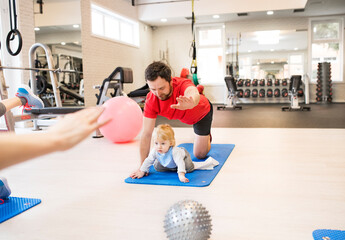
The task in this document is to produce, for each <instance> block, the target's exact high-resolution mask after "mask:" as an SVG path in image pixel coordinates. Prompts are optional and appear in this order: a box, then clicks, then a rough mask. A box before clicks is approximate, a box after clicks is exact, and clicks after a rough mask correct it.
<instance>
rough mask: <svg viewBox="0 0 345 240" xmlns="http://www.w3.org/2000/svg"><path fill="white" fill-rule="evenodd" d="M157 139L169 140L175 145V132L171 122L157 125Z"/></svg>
mask: <svg viewBox="0 0 345 240" xmlns="http://www.w3.org/2000/svg"><path fill="white" fill-rule="evenodd" d="M155 139H161V140H163V141H166V140H169V141H170V142H171V145H172V146H175V133H174V130H173V129H172V127H171V126H170V125H169V124H160V125H158V126H157V130H156V134H155Z"/></svg>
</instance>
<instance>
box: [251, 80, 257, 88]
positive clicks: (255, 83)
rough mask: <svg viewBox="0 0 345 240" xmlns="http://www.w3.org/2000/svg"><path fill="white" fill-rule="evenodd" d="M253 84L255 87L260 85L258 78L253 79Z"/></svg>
mask: <svg viewBox="0 0 345 240" xmlns="http://www.w3.org/2000/svg"><path fill="white" fill-rule="evenodd" d="M252 86H253V87H256V86H258V80H257V79H253V81H252Z"/></svg>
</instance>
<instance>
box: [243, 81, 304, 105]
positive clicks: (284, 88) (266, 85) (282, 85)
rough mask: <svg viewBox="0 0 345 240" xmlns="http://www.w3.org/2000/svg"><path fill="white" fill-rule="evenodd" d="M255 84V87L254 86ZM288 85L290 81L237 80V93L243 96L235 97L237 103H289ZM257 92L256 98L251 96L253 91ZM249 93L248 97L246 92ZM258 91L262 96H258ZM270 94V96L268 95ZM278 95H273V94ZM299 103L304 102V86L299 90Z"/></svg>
mask: <svg viewBox="0 0 345 240" xmlns="http://www.w3.org/2000/svg"><path fill="white" fill-rule="evenodd" d="M255 82H257V85H255ZM289 84H290V79H288V78H285V79H253V80H251V79H238V80H237V81H236V85H237V91H239V92H241V91H242V92H243V96H240V93H239V94H238V95H237V97H238V102H239V103H289V102H290V99H289V95H288V92H289ZM255 89H256V90H257V91H258V96H257V97H254V96H253V90H255ZM248 90H249V91H250V96H249V97H248V96H247V94H246V91H248ZM260 91H262V93H263V91H264V94H263V96H261V95H260ZM269 91H271V92H272V95H271V96H270V95H269V94H268V93H269ZM276 91H277V92H279V94H277V95H275V93H276ZM299 92H300V93H299V97H300V99H301V100H299V101H300V102H304V100H303V98H302V97H303V96H304V85H302V88H301V89H300V90H299Z"/></svg>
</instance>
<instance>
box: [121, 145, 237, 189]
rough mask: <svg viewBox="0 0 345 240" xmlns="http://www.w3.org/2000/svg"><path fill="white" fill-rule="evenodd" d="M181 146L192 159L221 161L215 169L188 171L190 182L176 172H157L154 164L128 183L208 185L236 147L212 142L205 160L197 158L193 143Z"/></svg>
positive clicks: (127, 179)
mask: <svg viewBox="0 0 345 240" xmlns="http://www.w3.org/2000/svg"><path fill="white" fill-rule="evenodd" d="M179 147H184V148H185V149H186V150H187V151H188V152H189V153H190V155H191V157H192V160H193V161H195V162H200V161H204V160H206V159H207V158H208V157H213V158H214V159H215V160H217V161H218V162H219V165H218V166H216V167H215V168H214V169H213V170H195V171H193V172H191V173H187V174H186V177H187V178H188V179H189V182H188V183H182V182H180V180H179V179H178V176H177V173H176V172H157V171H156V170H155V169H154V168H153V166H151V168H150V174H149V175H148V176H146V177H143V178H140V179H132V178H130V177H128V178H126V179H125V182H126V183H134V184H152V185H171V186H184V187H206V186H208V185H210V184H211V182H212V181H213V179H214V178H215V177H216V175H217V174H218V172H219V171H220V169H221V168H222V167H223V165H224V163H225V161H226V160H227V159H228V157H229V155H230V153H231V152H232V150H233V149H234V147H235V145H234V144H212V145H211V150H210V152H209V153H208V155H207V157H206V158H205V159H203V160H200V159H197V158H196V157H195V156H194V155H193V144H192V143H183V144H180V145H179Z"/></svg>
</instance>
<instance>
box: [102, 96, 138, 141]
mask: <svg viewBox="0 0 345 240" xmlns="http://www.w3.org/2000/svg"><path fill="white" fill-rule="evenodd" d="M103 107H104V108H105V109H104V112H103V113H102V115H101V116H100V117H99V119H98V121H99V122H100V121H103V120H107V119H111V120H110V122H109V123H107V124H106V125H105V126H102V127H101V128H100V129H99V130H100V131H101V133H102V135H103V136H104V137H105V138H107V139H108V140H110V141H112V142H115V143H123V142H129V141H131V140H133V139H134V138H135V137H136V136H137V135H138V133H139V132H140V130H141V127H142V125H143V113H142V111H141V108H140V107H139V105H138V104H137V103H136V102H135V101H134V100H132V99H130V98H129V97H124V96H121V97H114V98H111V99H109V100H107V101H106V102H105V103H104V104H103Z"/></svg>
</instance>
